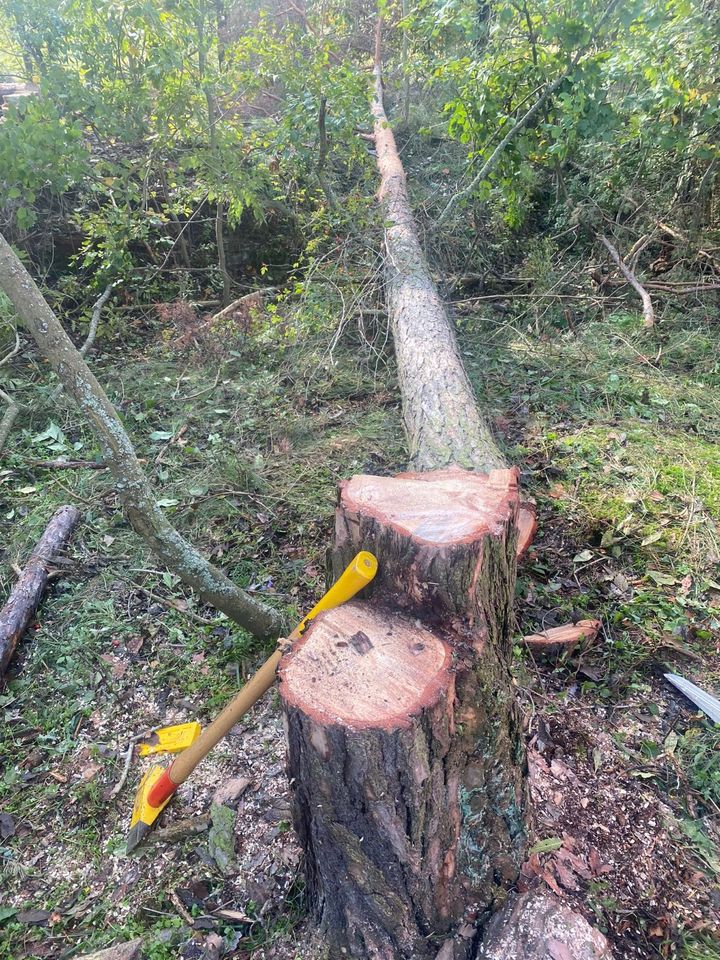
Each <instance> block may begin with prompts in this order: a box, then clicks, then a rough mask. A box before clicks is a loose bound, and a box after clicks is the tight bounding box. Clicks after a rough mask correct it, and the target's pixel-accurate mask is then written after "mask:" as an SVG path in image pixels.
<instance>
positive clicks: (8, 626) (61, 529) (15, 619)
mask: <svg viewBox="0 0 720 960" xmlns="http://www.w3.org/2000/svg"><path fill="white" fill-rule="evenodd" d="M79 519H80V513H79V511H78V510H76V509H75V507H68V506H66V507H60V509H59V510H57V511H56V512H55V513H54V514H53V516H52V518H51V520H50V523H49V524H48V525H47V527H46V528H45V532H44V533H43V535H42V537H41V538H40V540H39V541H38V543H37V546H36V547H35V549H34V550H33V552H32V553H31V555H30V559H29V560H28V562H27V564H26V566H25V569H24V570H23V572H22V574H21V575H20V578H19V579H18V581H17V583H16V584H15V586H14V587H13V588H12V591H11V592H10V596H9V597H8V601H7V603H6V604H5V606H4V607H3V608H2V610H0V676H2V675H3V674H4V673H5V671H6V670H7V666H8V664H9V663H10V658H11V657H12V655H13V653H14V651H15V647H16V645H17V642H18V640H19V639H20V637H22V635H23V634H24V633H25V631H26V630H27V628H28V626H29V625H30V621H31V620H32V618H33V616H34V615H35V611H36V610H37V608H38V606H39V605H40V601H41V600H42V598H43V594H44V593H45V589H46V587H47V584H48V579H49V576H50V570H51V568H52V565H53V560H54V558H55V557H57V556H58V554H60V553H61V552H62V551H63V550H64V548H65V546H66V545H67V543H68V541H69V540H70V537H71V536H72V533H73V530H74V529H75V527H76V525H77V522H78V520H79Z"/></svg>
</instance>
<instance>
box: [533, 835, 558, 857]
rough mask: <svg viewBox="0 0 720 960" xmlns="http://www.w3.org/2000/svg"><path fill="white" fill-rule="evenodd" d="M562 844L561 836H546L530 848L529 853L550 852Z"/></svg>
mask: <svg viewBox="0 0 720 960" xmlns="http://www.w3.org/2000/svg"><path fill="white" fill-rule="evenodd" d="M562 845H563V842H562V837H546V838H545V839H544V840H538V842H537V843H536V844H535V845H534V846H532V847H531V848H530V853H552V851H553V850H559V849H560V847H561V846H562Z"/></svg>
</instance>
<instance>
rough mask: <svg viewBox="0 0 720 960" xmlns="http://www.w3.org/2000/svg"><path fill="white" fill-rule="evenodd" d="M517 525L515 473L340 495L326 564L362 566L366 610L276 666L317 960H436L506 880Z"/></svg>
mask: <svg viewBox="0 0 720 960" xmlns="http://www.w3.org/2000/svg"><path fill="white" fill-rule="evenodd" d="M518 510H519V498H518V487H517V471H516V470H507V469H503V470H496V471H493V472H491V473H490V474H488V475H484V474H479V473H474V472H470V471H466V470H462V469H459V468H455V467H454V468H450V469H446V470H438V471H430V472H425V473H407V474H401V475H399V476H397V477H372V476H358V477H353V478H352V479H351V480H349V481H346V482H345V483H343V484H342V485H341V488H340V499H339V505H338V508H337V511H336V530H335V551H334V555H333V566H334V568H335V570H336V571H339V570H340V569H341V568H342V567H343V566H344V564H345V563H346V561H347V560H348V559H349V558H350V557H351V556H352V555H353V554H354V553H355V552H357V550H358V549H360V548H361V546H362V548H363V549H369V550H372V551H373V552H375V553H376V554H377V556H378V557H379V558H380V565H379V569H378V574H377V576H376V578H375V581H374V582H373V585H372V597H371V599H370V600H368V601H367V602H365V603H362V602H355V603H353V604H348V605H345V606H343V607H340V608H338V609H337V610H335V611H332V612H330V613H328V614H324V615H321V616H319V617H318V618H317V619H316V620H315V621H314V622H313V624H312V625H311V626H310V627H309V628H308V630H307V631H306V633H305V635H304V637H303V638H302V640H301V641H300V643H299V644H297V645H296V646H295V648H294V649H293V650H292V651H291V652H290V653H288V654H286V655H285V657H284V658H283V661H282V663H281V667H280V676H281V686H280V697H281V700H282V702H283V705H284V709H285V713H286V719H287V729H288V755H289V775H290V777H291V778H292V780H293V782H294V784H295V785H296V789H295V799H294V818H295V825H296V829H297V831H298V834H299V836H300V839H301V842H302V845H303V849H304V851H305V857H306V874H307V880H308V893H309V897H310V903H311V907H312V909H313V912H314V915H315V916H316V918H317V919H318V921H319V922H320V924H321V930H322V933H323V937H324V940H325V942H326V943H327V944H328V946H329V950H330V952H329V956H331V957H336V956H338V957H339V956H343V955H344V956H348V957H352V958H357V960H400V958H402V960H410V958H413V960H434V958H435V956H436V955H437V953H438V950H439V949H440V948H441V946H442V944H443V943H444V942H445V941H447V940H449V939H452V938H453V936H454V934H456V933H457V931H458V929H459V927H460V926H461V925H463V924H464V925H466V926H467V925H469V927H468V928H469V929H470V930H473V931H474V927H475V924H476V922H477V921H478V920H479V919H481V917H482V916H483V915H484V913H485V912H486V911H487V910H488V909H489V908H490V906H491V905H492V903H493V900H494V898H495V896H496V894H497V891H498V890H499V889H502V888H503V887H506V886H508V885H509V884H511V883H512V882H513V881H514V879H515V877H516V876H517V873H518V870H519V866H520V862H521V858H522V851H523V846H524V831H523V811H524V802H525V797H524V786H523V776H524V761H523V750H522V745H521V742H522V741H521V730H520V723H519V717H518V713H517V708H516V706H515V701H514V697H513V692H512V687H511V680H510V674H509V661H510V656H511V643H510V626H511V621H512V599H513V589H514V579H515V563H516V553H517V538H518V529H517V517H518ZM339 878H342V880H341V881H339ZM474 941H475V935H474V932H473V933H472V934H471V935H470V936H469V937H467V938H463V937H457V938H456V939H454V940H452V952H451V953H449V954H448V956H449V957H455V958H458V960H459V958H466V957H469V956H471V954H472V950H473V949H474V945H475V944H474ZM343 951H344V953H343Z"/></svg>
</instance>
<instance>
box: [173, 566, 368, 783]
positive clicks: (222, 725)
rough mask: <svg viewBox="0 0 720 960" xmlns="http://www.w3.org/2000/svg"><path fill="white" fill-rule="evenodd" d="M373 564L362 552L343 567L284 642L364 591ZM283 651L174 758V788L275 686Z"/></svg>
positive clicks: (279, 650)
mask: <svg viewBox="0 0 720 960" xmlns="http://www.w3.org/2000/svg"><path fill="white" fill-rule="evenodd" d="M376 571H377V560H376V559H375V557H374V556H373V555H372V554H371V553H368V552H367V551H365V550H362V551H361V552H360V553H358V554H357V556H356V557H355V558H354V560H353V561H352V562H351V563H350V564H349V566H347V567H346V569H345V570H344V572H343V573H342V575H341V576H340V578H339V579H338V580H337V582H336V583H334V584H333V586H332V587H330V589H329V590H328V592H327V593H326V594H325V596H324V597H323V598H322V599H321V600H320V601H319V602H318V603H316V604H315V606H314V607H313V608H312V610H311V611H310V613H309V614H308V615H307V616H306V617H305V619H304V620H302V621H301V622H300V623H299V624H298V625H297V627H295V629H294V630H293V632H292V633H291V634H290V636H289V637H288V640H297V639H298V637H300V636H302V633H303V631H304V630H305V627H306V626H307V625H308V623H309V622H310V620H312V619H313V617H316V616H317V615H318V613H320V612H321V611H322V610H331V609H332V608H333V607H338V606H340V604H341V603H345V601H346V600H350V599H351V598H352V597H354V596H355V594H356V593H358V592H359V591H360V590H362V588H363V587H366V586H367V585H368V584H369V583H370V581H371V580H372V579H373V577H374V576H375V573H376ZM282 654H283V651H282V650H281V649H277V650H276V651H275V653H273V655H272V656H271V657H269V658H268V659H267V660H266V661H265V663H264V664H263V665H262V666H261V667H260V669H259V670H258V671H257V673H255V674H253V676H252V677H251V678H250V680H248V682H247V683H246V684H245V686H244V687H243V688H242V690H241V691H240V692H239V693H238V694H237V695H236V696H235V697H233V699H232V700H231V701H230V703H229V704H228V705H227V706H226V707H225V709H224V710H223V711H222V713H221V714H220V715H219V716H217V717H216V718H215V719H214V720H213V722H212V723H211V724H210V726H209V727H206V728H205V729H204V730H203V732H202V733H201V734H200V736H199V737H198V738H197V740H196V741H195V743H193V744H191V745H190V746H189V747H187V748H186V749H185V750H183V752H182V753H180V754H178V756H177V757H176V759H175V760H174V761H173V764H172V766H171V767H170V769H169V770H168V774H169V776H170V779H171V780H172V782H173V783H174V784H176V785H177V784H180V783H184V782H185V780H187V778H188V777H189V776H190V774H191V773H192V771H193V770H194V769H195V767H196V766H197V765H198V764H199V763H200V761H201V760H202V759H203V758H204V757H206V756H207V754H208V753H209V752H210V751H211V750H212V748H213V747H214V746H215V744H216V743H218V742H219V741H220V740H222V738H223V737H224V736H226V734H228V733H229V732H230V730H231V729H232V727H234V726H235V724H236V723H237V722H238V720H239V719H240V718H241V717H242V716H243V714H245V713H247V711H248V710H249V709H250V707H252V705H253V704H254V703H256V702H257V701H258V700H259V699H260V697H261V696H262V695H263V694H264V693H265V692H266V690H269V689H270V687H271V686H272V685H273V683H274V682H275V674H276V673H277V668H278V664H279V663H280V658H281V657H282Z"/></svg>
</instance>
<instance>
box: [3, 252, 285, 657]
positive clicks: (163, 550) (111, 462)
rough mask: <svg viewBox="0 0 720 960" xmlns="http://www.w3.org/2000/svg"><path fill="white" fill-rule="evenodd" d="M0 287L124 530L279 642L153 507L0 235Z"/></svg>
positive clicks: (117, 430) (128, 450)
mask: <svg viewBox="0 0 720 960" xmlns="http://www.w3.org/2000/svg"><path fill="white" fill-rule="evenodd" d="M0 288H2V289H3V290H4V291H5V293H6V294H7V296H8V297H9V299H10V301H11V302H12V304H13V306H14V307H15V310H16V311H17V314H18V317H19V318H20V320H21V322H22V323H23V324H24V326H25V328H26V329H27V330H28V332H29V333H30V334H31V336H32V337H33V339H34V340H35V342H36V343H37V345H38V347H39V349H40V352H41V353H42V354H43V356H44V357H46V358H47V360H48V361H49V362H50V364H51V366H52V368H53V370H54V371H55V373H56V374H57V376H58V379H59V380H60V383H61V384H62V385H63V387H64V388H65V391H66V392H67V393H68V394H69V396H71V397H72V398H73V399H74V400H75V401H76V403H77V404H78V406H79V408H80V410H81V411H82V412H83V414H84V415H85V417H86V418H87V421H88V424H89V426H90V428H91V429H92V431H93V433H94V434H95V437H96V439H97V440H98V443H99V444H100V449H101V451H102V457H103V461H104V462H105V464H106V465H107V466H108V468H109V469H110V472H111V475H112V477H113V480H114V482H115V489H116V491H117V494H118V497H119V499H120V502H121V503H122V505H123V507H124V509H125V513H126V515H127V518H128V520H129V521H130V524H131V526H132V528H133V530H135V532H136V533H137V534H139V536H141V537H142V538H143V540H144V541H145V542H146V543H147V545H148V546H149V547H150V549H151V550H152V551H153V552H154V553H155V554H156V555H157V556H158V557H159V558H160V560H161V561H162V562H163V563H164V564H165V565H166V566H167V567H168V569H170V570H172V571H173V572H174V573H176V574H177V575H178V576H179V577H180V579H181V580H182V581H183V583H186V584H187V585H188V586H190V587H192V588H193V589H194V590H196V591H197V592H198V593H199V595H200V596H201V598H202V599H203V600H204V601H205V602H206V603H210V604H212V605H213V606H214V607H217V609H218V610H222V612H223V613H225V614H227V616H228V617H230V618H231V619H232V620H234V621H235V622H236V623H239V624H240V625H241V626H243V627H245V629H246V630H249V631H250V632H251V633H253V634H254V635H255V636H257V637H262V638H265V637H270V636H277V635H278V634H279V633H280V632H282V629H283V620H282V618H281V616H280V615H279V614H278V613H276V611H274V610H273V609H272V608H270V607H268V606H266V605H265V604H264V603H261V602H259V601H258V600H255V599H254V598H252V597H250V596H249V595H248V594H247V593H245V592H244V591H243V590H241V589H240V588H239V587H237V586H236V585H235V584H234V583H233V582H232V581H231V580H230V579H228V577H226V576H225V574H224V573H222V572H221V571H220V570H218V569H217V568H216V567H214V566H213V565H212V564H211V563H208V561H207V560H206V559H205V558H204V557H203V556H202V555H201V554H200V553H199V551H198V550H196V549H195V547H193V546H192V545H191V544H190V543H188V542H187V540H185V539H184V538H183V537H182V536H181V535H180V534H179V533H178V531H177V530H176V529H175V528H174V527H173V525H172V524H171V523H170V521H169V520H168V519H167V517H166V516H165V514H164V513H163V511H162V509H161V508H160V507H159V506H158V504H157V501H156V499H155V496H154V494H153V490H152V487H151V485H150V482H149V481H148V479H147V477H146V476H145V474H144V473H143V470H142V467H141V466H140V463H139V462H138V459H137V456H136V454H135V450H134V448H133V445H132V443H131V441H130V438H129V437H128V435H127V433H126V432H125V428H124V427H123V425H122V423H121V421H120V418H119V417H118V415H117V413H116V412H115V408H114V407H113V405H112V404H111V403H110V401H109V400H108V398H107V396H106V395H105V392H104V390H103V389H102V387H101V386H100V384H99V383H98V381H97V380H96V379H95V377H94V376H93V374H92V372H91V371H90V369H89V367H88V366H87V364H86V363H85V361H84V360H83V358H82V357H81V356H80V354H79V352H78V350H77V349H76V347H75V346H74V344H73V342H72V341H71V340H70V338H69V337H68V335H67V334H66V333H65V330H64V329H63V327H62V324H61V323H60V321H59V320H58V318H57V317H56V316H55V314H54V313H53V311H52V310H51V309H50V307H49V306H48V304H47V303H46V301H45V299H44V298H43V296H42V294H41V293H40V291H39V289H38V288H37V286H36V284H35V282H34V281H33V279H32V277H31V276H30V274H29V273H28V272H27V270H26V269H25V268H24V267H23V265H22V264H21V263H20V261H19V260H18V258H17V257H16V256H15V254H14V253H13V251H12V249H11V248H10V246H9V244H8V243H7V241H6V240H5V239H4V238H3V237H2V236H0Z"/></svg>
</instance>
